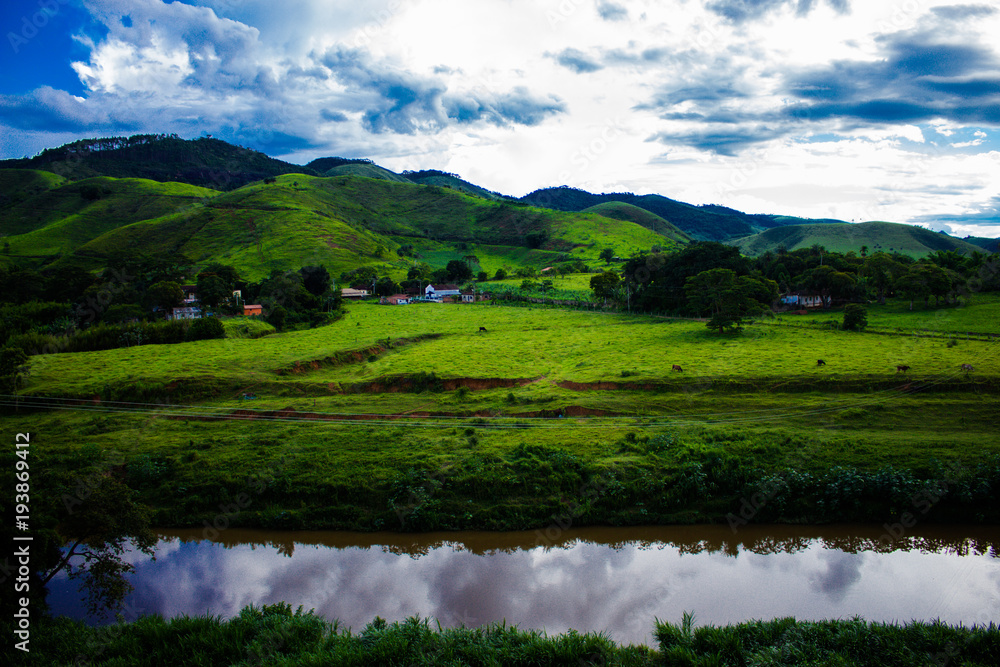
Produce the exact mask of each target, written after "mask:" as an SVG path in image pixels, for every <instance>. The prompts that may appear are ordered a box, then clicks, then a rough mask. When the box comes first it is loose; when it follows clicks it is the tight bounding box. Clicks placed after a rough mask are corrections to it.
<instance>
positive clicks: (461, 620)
mask: <svg viewBox="0 0 1000 667" xmlns="http://www.w3.org/2000/svg"><path fill="white" fill-rule="evenodd" d="M894 533H895V534H893V535H890V534H888V533H887V531H886V529H885V528H880V527H876V526H861V525H836V526H752V525H751V526H744V527H742V528H740V529H739V530H738V532H736V533H734V532H733V531H732V530H731V529H730V528H729V527H728V526H725V525H722V526H667V527H631V528H582V529H570V530H560V529H557V528H554V527H553V528H550V529H549V530H548V531H527V532H516V533H484V532H457V533H423V534H400V533H345V532H276V531H263V530H238V529H230V530H226V531H223V532H222V533H221V534H219V535H218V536H217V537H216V539H215V541H209V540H206V539H204V535H203V532H202V531H200V530H190V531H162V532H161V533H160V535H161V541H160V544H159V546H158V548H157V557H156V561H155V562H150V561H149V560H148V559H146V558H139V557H135V558H134V561H133V562H134V563H135V566H136V573H135V576H134V577H133V578H132V581H133V584H134V585H135V591H134V593H133V594H132V595H131V597H130V598H129V600H128V605H127V607H126V614H125V616H126V619H127V620H131V619H130V618H129V615H131V616H133V617H134V615H135V614H136V613H146V614H149V613H154V612H155V613H158V614H161V615H163V616H168V617H169V616H177V615H180V614H189V615H195V614H206V613H208V614H213V615H222V616H224V617H229V616H233V615H235V614H237V613H238V612H239V610H240V609H241V608H242V607H244V606H246V605H248V604H251V603H253V604H257V605H260V604H270V603H275V602H279V601H287V602H289V603H290V604H291V605H292V607H293V608H295V607H298V606H299V605H303V606H304V607H305V608H306V609H315V610H316V612H317V613H319V614H321V615H322V616H324V617H326V618H328V619H331V620H332V619H339V621H340V623H341V627H344V626H349V627H351V628H352V629H353V630H355V631H359V630H361V629H362V628H363V627H364V626H365V625H366V624H367V623H368V622H369V621H371V620H372V618H374V617H375V616H376V615H378V616H381V617H383V618H385V619H387V620H389V621H395V620H402V619H405V618H407V617H409V616H413V615H419V616H421V617H432V618H434V619H437V620H438V621H439V622H440V623H441V625H442V626H446V627H454V626H459V625H462V624H464V625H466V626H478V625H483V624H486V623H492V622H500V621H506V623H507V624H508V625H517V626H518V627H520V628H522V629H529V628H531V629H537V630H544V631H546V632H548V633H559V632H565V631H566V630H568V629H570V628H573V629H576V630H579V631H581V632H591V631H592V632H606V633H607V634H608V635H610V636H611V637H612V638H613V639H615V640H616V641H619V642H624V643H646V644H652V643H653V638H652V632H653V623H654V617H657V618H660V619H663V620H669V621H674V622H679V621H680V618H681V615H682V613H683V612H685V611H691V612H694V614H695V624H696V625H703V624H715V625H719V624H727V623H737V622H740V621H745V620H751V619H770V618H774V617H784V616H794V617H796V618H798V619H812V620H819V619H828V618H851V617H854V616H861V617H863V618H865V619H868V620H874V621H898V622H907V621H910V620H912V619H918V620H932V619H938V618H939V619H941V620H943V621H946V622H949V623H954V624H957V623H963V624H965V625H972V624H983V623H988V622H990V621H994V622H996V621H997V620H998V619H1000V528H998V527H992V526H987V527H983V526H969V527H964V526H923V525H919V526H916V527H914V528H912V529H906V530H902V529H901V528H899V529H897V530H896V531H894ZM140 555H141V554H140ZM52 584H53V585H52V586H51V588H52V595H51V596H50V598H49V601H50V604H51V605H52V607H53V610H54V611H55V613H62V614H67V615H71V616H74V617H78V618H83V614H82V612H81V611H79V603H78V601H77V600H78V599H79V598H78V597H77V596H76V595H75V592H74V591H73V590H72V588H71V586H70V584H69V583H68V582H67V581H66V580H65V578H57V580H54V581H53V582H52ZM91 620H93V619H91Z"/></svg>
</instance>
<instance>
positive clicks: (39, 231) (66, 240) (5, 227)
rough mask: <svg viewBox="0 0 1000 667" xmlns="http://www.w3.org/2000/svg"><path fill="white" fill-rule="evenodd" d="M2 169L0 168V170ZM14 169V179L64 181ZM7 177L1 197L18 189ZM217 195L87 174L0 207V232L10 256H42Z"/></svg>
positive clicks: (179, 185)
mask: <svg viewBox="0 0 1000 667" xmlns="http://www.w3.org/2000/svg"><path fill="white" fill-rule="evenodd" d="M5 173H6V172H4V171H0V175H4V174H5ZM16 173H19V174H21V175H22V178H20V179H17V180H19V181H22V182H23V181H27V180H30V179H31V176H29V175H34V176H35V179H34V182H50V183H53V184H54V183H56V182H57V181H52V180H51V178H56V179H59V181H58V182H62V183H65V180H64V179H61V177H58V176H55V175H54V174H50V173H48V172H43V171H36V172H28V171H18V172H16ZM50 177H51V178H50ZM6 180H7V181H8V182H7V183H0V193H2V194H0V196H2V195H3V194H7V193H12V192H16V191H17V187H18V185H17V184H16V183H14V184H11V183H10V180H11V179H6ZM4 186H6V187H4ZM8 188H10V189H8ZM218 194H219V193H218V192H216V191H214V190H209V189H207V188H199V187H196V186H193V185H187V184H186V183H158V182H156V181H150V180H145V179H138V178H126V179H117V178H107V177H98V178H88V179H84V180H81V181H76V182H72V183H65V184H63V185H61V186H60V187H55V188H51V189H46V190H42V191H40V192H37V193H36V194H34V195H32V196H29V197H27V198H26V199H23V200H22V201H20V202H18V203H16V204H14V205H12V206H8V207H6V208H3V209H0V233H2V234H3V235H4V236H5V241H6V242H7V243H9V244H10V250H9V253H8V254H9V256H10V257H12V258H18V257H23V258H32V259H35V260H37V261H45V260H46V258H52V257H54V256H57V255H61V254H64V253H67V252H71V251H73V250H75V249H76V248H78V247H80V246H81V245H83V244H85V243H87V242H88V241H90V240H92V239H94V238H96V237H98V236H100V235H101V234H104V233H105V232H108V231H111V230H112V229H116V228H118V227H122V226H125V225H129V224H132V223H134V222H138V221H140V220H148V219H150V218H156V217H160V216H163V215H166V214H169V213H173V212H175V211H177V210H180V209H186V208H189V207H191V206H192V205H194V204H195V203H197V202H199V201H201V200H203V199H205V198H206V197H214V196H216V195H218Z"/></svg>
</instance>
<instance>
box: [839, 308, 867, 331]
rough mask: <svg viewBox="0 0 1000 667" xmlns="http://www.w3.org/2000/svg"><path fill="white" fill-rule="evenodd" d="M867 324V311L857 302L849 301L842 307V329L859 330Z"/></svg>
mask: <svg viewBox="0 0 1000 667" xmlns="http://www.w3.org/2000/svg"><path fill="white" fill-rule="evenodd" d="M866 326H868V311H867V310H865V307H864V306H862V305H860V304H857V303H849V304H847V307H846V308H844V329H846V330H847V331H861V330H863V329H864V328H865V327H866Z"/></svg>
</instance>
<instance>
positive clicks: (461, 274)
mask: <svg viewBox="0 0 1000 667" xmlns="http://www.w3.org/2000/svg"><path fill="white" fill-rule="evenodd" d="M445 268H446V270H447V271H448V280H452V281H454V282H461V281H463V280H468V279H469V278H471V277H472V269H470V268H469V265H468V264H466V263H465V262H463V261H462V260H460V259H453V260H451V261H450V262H448V266H447V267H445Z"/></svg>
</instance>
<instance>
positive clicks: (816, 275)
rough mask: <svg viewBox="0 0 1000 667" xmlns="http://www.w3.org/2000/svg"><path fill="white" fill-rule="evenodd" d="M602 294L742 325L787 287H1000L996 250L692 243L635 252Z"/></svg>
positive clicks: (825, 291) (850, 297)
mask: <svg viewBox="0 0 1000 667" xmlns="http://www.w3.org/2000/svg"><path fill="white" fill-rule="evenodd" d="M591 289H592V290H593V291H594V293H595V295H596V296H597V297H598V298H600V299H605V300H612V301H616V302H618V303H620V304H622V305H624V306H626V307H628V308H629V309H630V310H636V311H639V312H669V313H674V314H677V315H687V316H694V317H708V318H709V319H710V322H709V326H710V327H712V328H718V329H719V330H720V331H721V330H723V329H725V328H738V327H739V326H740V325H741V324H742V323H743V322H744V321H746V320H747V319H749V318H752V317H755V316H757V315H759V314H761V313H763V312H765V311H766V310H767V309H768V308H770V306H771V305H772V304H773V303H775V302H776V301H777V299H778V296H779V295H780V294H787V293H789V292H804V293H808V294H810V295H813V296H816V297H818V298H819V299H820V300H821V302H822V305H823V307H824V308H830V307H831V306H832V305H833V304H834V303H842V304H847V303H866V302H868V301H876V300H877V301H878V302H879V303H883V304H884V303H885V300H886V298H887V297H902V298H904V299H907V300H909V301H910V309H911V310H912V309H913V306H914V304H915V303H918V302H922V303H923V305H924V307H929V305H930V299H931V298H932V297H933V298H934V300H935V305H940V303H941V300H942V299H943V300H944V301H945V303H954V302H957V301H958V299H960V298H961V297H962V296H963V295H966V294H969V293H971V292H978V291H995V290H998V289H1000V260H998V257H997V256H996V255H988V254H984V253H976V252H974V253H972V254H971V255H961V254H959V253H958V252H955V251H945V250H939V251H936V252H934V253H931V254H929V255H927V256H926V257H924V258H922V259H920V260H916V259H913V258H912V257H908V256H906V255H902V254H899V253H885V252H876V253H874V254H869V253H868V248H867V246H862V247H861V252H860V254H858V253H855V252H853V251H851V252H847V253H840V252H832V251H828V250H826V249H825V248H823V247H822V246H820V245H814V246H813V247H811V248H802V249H799V250H793V251H789V250H786V249H784V248H779V249H778V250H777V251H776V252H767V253H764V254H763V255H760V256H759V257H755V258H751V257H744V256H742V255H740V253H739V250H738V249H737V248H735V247H732V246H727V245H723V244H720V243H715V242H700V243H693V244H691V245H689V246H686V247H684V248H682V249H681V250H679V251H678V252H676V253H672V254H666V253H663V252H647V253H640V254H637V255H635V256H633V257H631V258H630V259H628V260H627V261H626V262H625V264H624V265H623V267H622V269H621V271H620V272H615V271H605V272H604V273H602V274H599V275H598V276H595V277H594V278H592V279H591Z"/></svg>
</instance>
